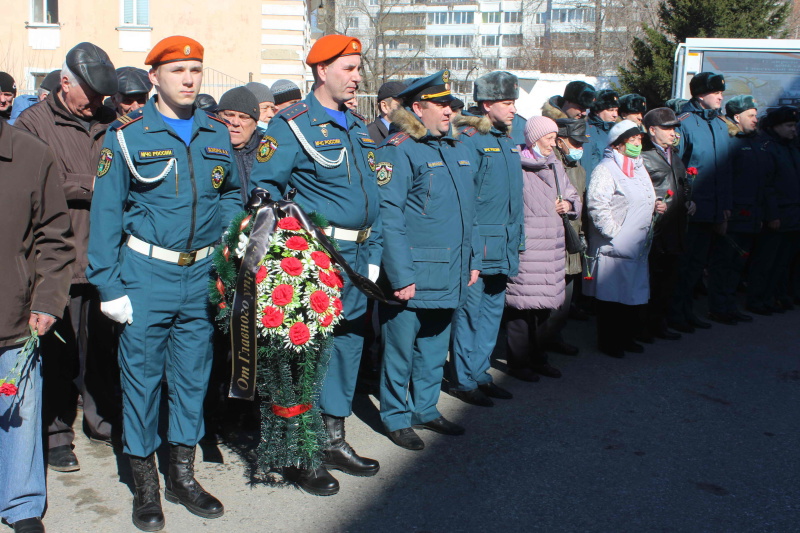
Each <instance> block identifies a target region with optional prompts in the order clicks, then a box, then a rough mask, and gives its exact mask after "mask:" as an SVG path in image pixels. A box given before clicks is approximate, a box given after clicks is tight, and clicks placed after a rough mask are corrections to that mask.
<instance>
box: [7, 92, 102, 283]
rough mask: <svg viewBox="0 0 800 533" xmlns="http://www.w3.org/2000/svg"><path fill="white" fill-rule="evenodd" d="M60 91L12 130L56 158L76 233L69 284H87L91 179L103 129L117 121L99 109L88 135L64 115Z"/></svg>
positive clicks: (26, 114) (27, 112) (25, 114)
mask: <svg viewBox="0 0 800 533" xmlns="http://www.w3.org/2000/svg"><path fill="white" fill-rule="evenodd" d="M59 93H60V90H59V91H56V92H52V93H50V94H49V95H48V96H47V98H46V99H45V100H44V101H43V102H39V103H38V104H35V105H33V106H31V107H29V108H28V109H26V110H25V111H23V112H22V114H21V115H20V116H19V118H18V119H17V120H16V122H14V126H16V127H18V128H22V129H25V130H28V131H30V132H31V133H33V134H34V135H36V136H37V137H39V138H40V139H41V140H43V141H44V142H46V143H47V144H48V145H50V148H52V149H53V151H54V152H55V154H56V162H57V165H58V171H59V174H60V176H61V184H62V187H63V189H64V194H65V195H66V198H67V206H68V207H69V216H70V219H71V220H72V230H73V232H74V233H75V253H76V263H75V266H74V268H73V271H72V283H88V281H87V280H86V267H87V266H89V260H88V259H87V257H86V248H87V246H88V244H89V208H90V207H91V202H92V193H93V192H94V177H95V174H96V173H97V163H98V160H99V159H100V149H101V148H102V147H103V139H104V137H105V133H106V128H108V125H109V124H110V123H111V122H113V121H114V120H115V119H116V114H115V113H114V111H112V110H111V109H109V108H107V107H101V108H100V109H99V110H98V112H97V115H96V116H95V118H94V119H93V120H92V122H91V124H90V127H89V131H86V129H85V128H84V126H83V124H81V123H80V122H78V121H77V120H76V119H75V117H73V116H72V114H71V113H70V112H69V111H67V109H66V107H64V104H63V103H62V102H61V99H60V97H59Z"/></svg>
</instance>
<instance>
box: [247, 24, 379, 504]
mask: <svg viewBox="0 0 800 533" xmlns="http://www.w3.org/2000/svg"><path fill="white" fill-rule="evenodd" d="M306 63H307V64H308V65H309V66H310V67H311V69H312V72H313V74H314V89H313V91H312V92H311V93H309V95H308V96H306V98H305V99H304V100H302V101H300V102H297V103H296V104H294V105H292V106H290V107H287V108H286V109H284V110H282V111H281V112H280V113H278V114H277V115H276V116H275V117H274V118H273V119H272V120H271V121H270V124H269V128H268V129H267V132H266V134H265V135H264V137H263V138H262V139H261V141H260V144H259V148H258V149H257V151H256V164H255V165H254V166H253V170H252V173H251V174H250V182H251V186H253V187H262V188H264V189H267V190H268V191H270V193H271V194H272V197H273V198H279V197H282V196H283V195H284V194H285V193H286V191H288V190H289V189H292V188H293V189H297V196H296V198H295V201H296V202H297V203H298V204H300V205H302V206H303V207H304V209H306V210H307V211H308V212H312V211H314V212H317V213H319V214H320V215H322V216H323V217H324V218H325V219H326V220H327V221H328V222H329V223H330V226H328V227H327V228H325V233H326V234H328V235H330V236H331V237H333V239H335V240H336V242H337V245H338V247H339V251H340V252H341V253H342V255H343V256H344V257H345V259H346V260H347V261H348V262H349V263H350V265H351V266H352V267H353V268H354V269H355V270H356V271H357V272H359V273H360V274H363V275H368V274H369V277H370V278H371V279H373V280H374V279H377V277H378V272H377V271H378V269H379V267H378V266H377V265H378V264H379V263H380V253H381V248H380V244H379V243H380V241H379V240H378V238H377V237H378V230H379V225H380V223H379V218H378V185H377V183H376V181H375V162H376V158H375V152H376V150H377V146H376V143H375V141H374V140H373V139H372V138H371V137H370V136H369V133H368V131H367V124H366V120H365V119H364V117H362V116H361V115H359V114H358V113H356V112H353V111H351V110H349V109H348V108H347V107H346V105H345V102H346V101H348V100H350V99H351V98H353V97H354V96H355V94H356V90H357V89H358V84H359V82H360V81H361V76H360V74H359V71H358V68H359V65H360V64H361V42H360V41H359V40H358V39H356V38H353V37H348V36H346V35H326V36H325V37H322V38H320V39H319V40H317V42H316V43H315V44H314V46H313V47H312V48H311V51H310V52H309V54H308V57H307V58H306ZM273 91H274V86H273ZM276 101H277V95H276ZM342 302H343V304H344V317H345V322H344V324H343V325H342V326H341V327H340V328H339V329H338V331H337V332H335V333H334V345H333V352H332V354H331V359H330V363H329V364H328V372H327V374H326V376H325V381H324V383H323V386H322V392H321V394H320V399H319V407H320V409H321V411H322V416H323V420H324V423H325V428H326V431H327V434H328V444H327V446H326V448H325V454H324V458H323V465H322V466H321V467H320V468H318V469H316V470H301V471H299V472H298V476H297V479H296V481H297V482H298V484H299V485H300V487H301V488H303V489H304V490H306V491H308V492H310V493H312V494H317V495H330V494H336V492H338V491H339V483H338V481H336V479H335V478H334V477H333V476H332V475H331V474H330V473H329V472H328V469H338V470H341V471H343V472H345V473H348V474H353V475H358V476H372V475H375V474H376V473H377V472H378V469H379V467H380V466H379V464H378V462H377V461H375V460H372V459H367V458H364V457H360V456H359V455H357V454H356V452H355V451H353V449H352V448H351V447H350V445H348V444H347V442H346V441H345V439H344V419H345V418H346V417H348V416H350V414H351V413H352V402H353V394H354V392H355V386H356V378H357V376H358V369H359V363H360V361H361V352H362V348H363V344H364V322H365V318H364V314H365V312H366V306H367V298H366V296H364V295H363V294H362V293H361V292H359V291H358V290H357V289H356V288H355V287H353V286H352V284H350V283H349V281H347V280H346V281H345V286H344V292H343V296H342Z"/></svg>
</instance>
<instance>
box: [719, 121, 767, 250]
mask: <svg viewBox="0 0 800 533" xmlns="http://www.w3.org/2000/svg"><path fill="white" fill-rule="evenodd" d="M771 142H772V141H770V139H769V137H766V136H765V135H761V134H752V135H744V134H742V133H741V132H740V133H738V134H737V135H736V136H734V137H732V138H731V162H732V164H731V171H732V180H731V181H732V190H733V210H732V211H731V217H730V218H729V219H728V232H729V233H751V234H752V233H759V232H760V231H761V227H762V221H764V220H774V219H776V218H778V214H777V204H776V202H775V198H774V196H775V195H774V190H773V187H774V185H773V182H774V180H775V171H776V168H775V162H774V160H773V158H772V157H771V156H770V153H769V152H768V151H767V146H768V145H769V144H770V143H771Z"/></svg>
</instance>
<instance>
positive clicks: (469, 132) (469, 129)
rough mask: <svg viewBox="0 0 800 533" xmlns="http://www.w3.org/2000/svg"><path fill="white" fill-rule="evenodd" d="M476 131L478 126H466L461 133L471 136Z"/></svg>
mask: <svg viewBox="0 0 800 533" xmlns="http://www.w3.org/2000/svg"><path fill="white" fill-rule="evenodd" d="M476 133H478V128H476V127H475V126H468V127H466V128H464V130H463V131H462V132H461V134H462V135H466V136H467V137H472V136H473V135H475V134H476Z"/></svg>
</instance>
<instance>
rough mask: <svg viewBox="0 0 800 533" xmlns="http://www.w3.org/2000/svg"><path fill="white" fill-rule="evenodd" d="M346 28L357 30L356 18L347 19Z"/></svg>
mask: <svg viewBox="0 0 800 533" xmlns="http://www.w3.org/2000/svg"><path fill="white" fill-rule="evenodd" d="M347 27H348V28H358V17H347Z"/></svg>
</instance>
